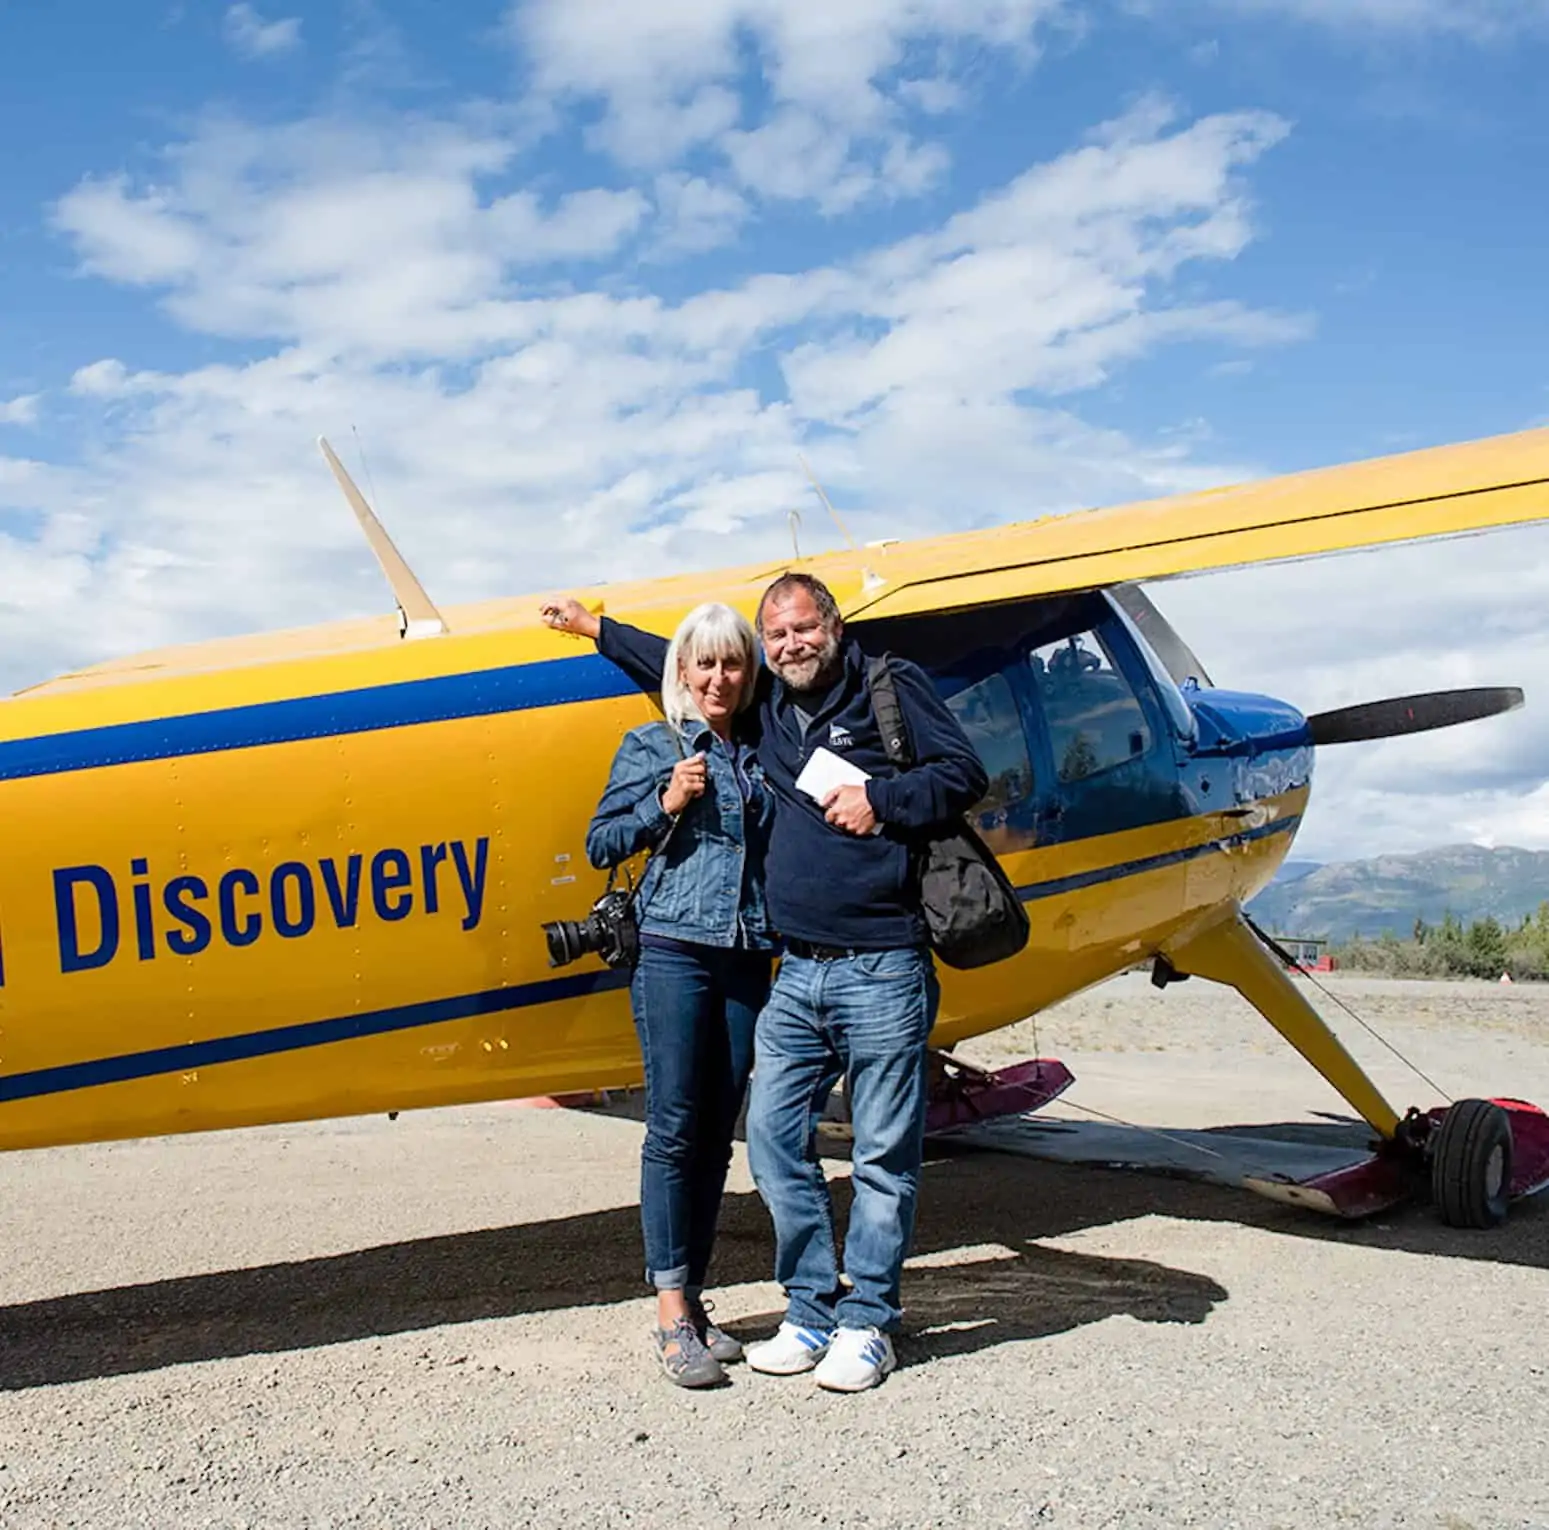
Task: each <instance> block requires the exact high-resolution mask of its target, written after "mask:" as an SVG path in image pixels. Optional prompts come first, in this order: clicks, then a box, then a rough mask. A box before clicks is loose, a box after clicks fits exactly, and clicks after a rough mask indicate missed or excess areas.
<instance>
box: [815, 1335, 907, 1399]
mask: <svg viewBox="0 0 1549 1530" xmlns="http://www.w3.org/2000/svg"><path fill="white" fill-rule="evenodd" d="M897 1364H898V1360H897V1358H896V1357H895V1356H894V1354H893V1341H892V1340H891V1339H890V1338H888V1336H887V1335H886V1334H885V1333H883V1332H882V1330H881V1329H879V1328H841V1329H840V1330H839V1332H838V1333H836V1334H835V1335H834V1338H833V1342H832V1343H831V1344H830V1345H829V1346H828V1353H827V1354H826V1355H825V1356H824V1357H823V1363H822V1364H821V1365H820V1366H819V1367H818V1373H817V1376H816V1377H815V1378H814V1379H815V1380H816V1382H817V1384H818V1385H819V1386H820V1387H826V1388H827V1389H828V1390H829V1391H830V1392H864V1391H865V1390H866V1389H867V1387H875V1386H880V1385H881V1384H882V1379H883V1377H885V1376H888V1375H891V1374H892V1372H893V1370H894V1368H895V1367H896V1366H897Z"/></svg>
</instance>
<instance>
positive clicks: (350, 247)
mask: <svg viewBox="0 0 1549 1530" xmlns="http://www.w3.org/2000/svg"><path fill="white" fill-rule="evenodd" d="M515 153H516V145H515V143H514V142H513V141H512V140H510V139H509V138H506V137H502V136H501V135H499V134H497V133H494V132H492V131H488V130H479V129H475V128H472V127H465V126H459V125H456V124H447V123H426V124H421V125H417V126H416V127H415V128H410V129H408V130H400V129H398V128H387V127H376V128H365V127H358V126H354V125H351V124H347V123H339V122H331V121H328V122H304V123H297V124H294V125H292V126H290V127H288V128H281V129H276V130H271V131H260V130H257V129H254V128H250V127H246V126H243V125H240V124H236V123H230V122H223V123H216V124H212V125H211V126H210V127H209V128H208V129H207V130H206V131H205V132H204V133H203V134H202V135H201V136H199V137H198V138H196V139H194V140H193V141H191V142H189V143H187V144H184V145H181V146H178V147H177V148H176V149H174V150H173V151H172V152H171V153H170V154H169V156H168V169H169V172H170V176H169V179H168V180H167V182H166V183H164V184H162V185H158V186H149V187H145V188H143V189H137V188H135V187H133V186H131V185H130V183H129V182H128V181H127V180H126V179H125V178H124V177H122V176H120V177H117V178H114V179H112V180H106V181H101V180H87V181H84V182H82V184H81V185H79V186H78V187H76V188H75V189H74V190H73V191H71V192H70V193H69V194H68V195H66V196H65V197H64V198H62V199H61V201H60V202H59V203H58V205H57V207H56V208H55V214H54V216H55V223H56V226H57V227H58V228H59V229H60V230H61V231H62V232H64V233H65V234H67V235H68V236H70V237H71V238H72V240H73V241H74V243H75V245H76V247H77V249H78V251H79V252H80V256H81V262H82V267H83V269H84V270H85V271H87V272H89V273H91V274H93V275H99V276H105V277H108V278H111V279H114V280H117V281H120V282H127V283H131V284H136V285H141V286H148V287H155V288H160V289H164V290H165V291H166V293H167V297H166V304H167V307H168V310H169V311H170V312H171V313H172V315H173V316H174V317H175V318H177V319H178V320H179V321H180V322H182V323H183V324H185V325H187V326H189V327H190V328H193V329H197V330H202V331H205V332H208V333H212V334H217V335H225V336H240V337H263V338H279V339H290V340H300V339H302V338H303V337H305V338H307V339H308V340H310V341H313V342H315V343H320V344H323V345H326V346H330V347H332V348H334V349H338V350H348V349H355V348H362V349H367V350H370V351H372V352H374V353H376V354H379V355H385V354H388V353H392V352H398V353H418V354H421V355H429V354H440V355H448V356H450V355H460V354H463V353H465V352H468V351H472V350H477V349H480V348H482V347H486V346H488V345H490V344H498V343H500V342H502V341H504V340H507V339H510V338H512V337H513V334H517V335H519V334H520V333H522V332H524V331H525V327H526V326H525V323H524V321H523V319H522V314H521V310H520V308H519V307H516V306H511V305H508V307H507V308H506V310H505V312H504V314H503V315H495V314H493V313H492V312H491V310H490V306H489V305H491V304H492V303H495V302H496V301H497V300H499V299H501V298H503V297H507V296H509V295H510V294H511V293H512V292H514V291H515V290H516V282H517V279H518V277H519V274H520V273H523V272H525V271H527V270H529V269H531V268H533V267H539V266H544V265H547V264H550V263H552V262H555V261H570V262H575V261H584V260H589V259H597V258H601V257H603V256H606V255H608V254H610V253H612V252H613V251H615V250H616V249H617V248H618V247H619V246H620V245H621V244H623V243H624V242H625V241H627V240H628V239H629V238H630V237H631V236H632V234H633V233H634V231H635V230H636V229H637V228H638V227H639V225H640V223H641V221H642V219H643V218H644V217H645V214H646V212H647V210H648V204H647V202H646V199H645V197H644V196H643V195H642V193H641V192H640V191H638V190H636V189H634V188H625V189H621V190H613V189H607V188H593V189H588V190H577V191H573V192H569V193H566V194H564V195H562V196H560V197H559V198H557V199H555V200H554V201H552V203H550V204H549V205H544V204H543V203H542V202H541V201H540V200H539V198H538V197H537V196H536V195H535V194H533V193H531V192H528V191H518V192H514V193H512V194H510V195H508V196H504V197H497V198H493V199H487V198H485V197H483V196H482V195H481V191H480V186H481V182H482V181H483V180H484V178H486V177H488V176H491V175H493V174H495V173H497V172H499V171H501V170H503V169H504V168H505V167H506V166H507V165H508V164H509V162H510V161H511V159H512V157H513V155H514V154H515ZM512 326H515V328H514V330H513V328H512Z"/></svg>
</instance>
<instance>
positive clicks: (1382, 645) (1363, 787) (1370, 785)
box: [1152, 526, 1549, 860]
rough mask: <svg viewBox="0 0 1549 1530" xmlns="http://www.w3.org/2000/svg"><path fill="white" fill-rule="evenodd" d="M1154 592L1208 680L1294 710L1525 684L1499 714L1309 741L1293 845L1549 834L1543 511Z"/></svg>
mask: <svg viewBox="0 0 1549 1530" xmlns="http://www.w3.org/2000/svg"><path fill="white" fill-rule="evenodd" d="M1152 593H1153V596H1154V598H1155V600H1156V602H1157V604H1158V605H1159V606H1161V608H1162V610H1163V611H1164V612H1165V613H1166V615H1167V617H1168V619H1169V620H1170V621H1172V622H1173V623H1174V625H1175V626H1176V627H1177V628H1178V630H1179V631H1180V632H1182V633H1183V634H1184V636H1185V637H1186V638H1187V640H1188V641H1189V643H1190V645H1191V646H1192V647H1193V648H1194V650H1195V652H1196V653H1197V654H1198V655H1199V658H1200V662H1201V663H1203V664H1204V665H1205V667H1206V668H1207V669H1209V670H1210V672H1211V677H1212V679H1213V680H1214V681H1215V682H1216V684H1218V685H1223V686H1227V687H1230V688H1235V689H1241V690H1249V691H1260V692H1264V693H1267V694H1269V695H1272V696H1279V697H1282V698H1284V699H1285V700H1287V701H1289V702H1291V703H1292V704H1293V705H1295V706H1297V707H1300V708H1301V709H1302V710H1303V711H1305V712H1314V711H1322V710H1326V709H1329V708H1333V707H1341V706H1349V705H1352V704H1354V703H1356V702H1361V701H1373V700H1376V699H1378V698H1380V697H1383V696H1402V695H1408V694H1412V693H1414V692H1417V691H1431V690H1446V689H1451V688H1453V687H1461V686H1475V685H1520V686H1522V687H1523V688H1524V689H1525V691H1526V693H1527V704H1526V706H1525V707H1524V708H1523V709H1522V710H1520V711H1517V712H1514V713H1510V714H1507V715H1506V716H1504V717H1500V718H1495V719H1492V720H1489V721H1487V722H1481V723H1470V724H1465V725H1463V726H1459V727H1455V728H1448V729H1444V730H1441V731H1438V732H1435V733H1428V734H1418V735H1415V736H1412V737H1409V738H1401V739H1390V740H1383V741H1378V742H1368V743H1359V744H1348V745H1341V746H1339V747H1337V748H1328V749H1324V750H1320V751H1319V755H1318V761H1317V773H1316V776H1315V779H1314V785H1313V803H1312V808H1311V811H1310V812H1309V814H1308V818H1307V822H1306V826H1305V827H1304V829H1303V830H1302V834H1301V837H1300V838H1299V840H1298V845H1297V849H1298V853H1299V854H1306V855H1308V856H1310V857H1312V858H1313V859H1318V860H1349V859H1355V858H1358V857H1360V856H1364V855H1369V854H1374V853H1376V852H1378V851H1384V850H1393V851H1402V850H1415V849H1422V848H1425V847H1426V846H1429V845H1436V844H1442V843H1448V842H1463V841H1469V840H1477V841H1481V842H1483V841H1484V840H1486V839H1488V840H1491V841H1493V842H1497V843H1520V844H1524V845H1527V846H1529V847H1530V848H1544V849H1549V822H1546V820H1545V815H1544V813H1543V812H1542V809H1541V803H1542V800H1543V798H1544V795H1545V793H1544V791H1543V784H1544V778H1545V766H1544V761H1545V760H1546V759H1549V632H1546V631H1545V629H1544V625H1543V620H1542V613H1543V611H1544V610H1545V608H1546V606H1549V526H1533V527H1524V528H1521V529H1517V530H1510V531H1502V532H1495V533H1491V534H1489V535H1486V536H1478V537H1469V538H1462V539H1455V540H1450V541H1444V542H1440V543H1429V544H1426V543H1416V544H1413V545H1410V546H1403V547H1392V548H1383V549H1373V550H1371V551H1369V552H1363V553H1359V554H1354V555H1350V556H1345V557H1339V558H1325V559H1317V560H1313V561H1310V562H1305V563H1296V564H1283V565H1279V566H1274V567H1263V568H1255V569H1243V570H1237V571H1231V572H1226V573H1220V574H1211V575H1208V576H1203V577H1200V578H1195V579H1185V580H1179V581H1175V582H1169V583H1166V584H1163V585H1160V586H1158V587H1156V588H1155V589H1154V590H1153V592H1152ZM1535 801H1537V802H1539V803H1540V808H1538V809H1535V810H1529V806H1530V804H1531V803H1533V802H1535Z"/></svg>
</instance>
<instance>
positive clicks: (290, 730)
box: [0, 654, 637, 781]
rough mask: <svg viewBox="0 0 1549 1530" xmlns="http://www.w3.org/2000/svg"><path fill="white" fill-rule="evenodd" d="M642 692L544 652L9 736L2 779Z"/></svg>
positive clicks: (610, 674) (613, 674) (1, 756)
mask: <svg viewBox="0 0 1549 1530" xmlns="http://www.w3.org/2000/svg"><path fill="white" fill-rule="evenodd" d="M635 694H637V691H636V688H635V686H634V685H633V684H631V683H630V681H629V680H628V679H627V678H626V677H625V675H624V672H623V671H622V670H621V669H618V668H616V667H615V666H614V665H613V664H611V663H610V662H609V661H608V660H607V659H604V658H602V657H601V656H600V655H597V654H588V655H583V656H581V657H578V658H574V659H542V660H539V661H538V662H536V663H533V664H511V665H507V666H505V667H503V668H501V669H482V670H475V671H473V672H471V673H468V674H458V675H436V676H432V677H431V678H429V679H425V680H399V681H395V682H393V683H391V684H388V685H374V686H368V687H365V688H364V689H360V690H352V691H333V692H330V693H328V694H326V695H321V696H297V697H293V698H290V699H288V700H285V701H261V702H256V703H253V704H252V705H249V706H240V707H223V708H220V709H219V710H217V711H213V712H193V713H190V714H188V715H187V716H184V717H155V718H148V719H146V720H145V721H143V722H127V723H112V724H109V725H108V726H106V727H101V728H81V729H79V730H77V731H75V732H71V733H46V734H42V735H39V736H37V737H35V738H18V739H8V740H6V741H4V742H0V781H17V780H22V779H25V778H26V777H28V776H52V775H59V774H61V773H62V772H64V771H70V770H100V769H101V768H103V767H104V766H108V765H128V764H131V763H134V762H137V761H145V760H170V759H178V758H180V757H183V756H186V755H193V754H218V753H220V752H221V751H223V750H227V749H252V748H255V747H257V746H258V745H261V744H289V743H294V742H296V741H297V740H299V739H311V738H334V737H337V736H340V735H343V734H348V733H375V732H380V731H381V730H382V729H384V728H406V727H412V726H414V725H415V724H417V723H435V722H450V721H452V720H454V719H457V718H463V717H489V716H491V715H493V714H495V713H497V712H524V711H528V710H531V709H532V708H535V707H554V706H564V705H565V704H566V703H568V702H573V701H602V700H606V699H607V698H609V697H613V696H633V695H635Z"/></svg>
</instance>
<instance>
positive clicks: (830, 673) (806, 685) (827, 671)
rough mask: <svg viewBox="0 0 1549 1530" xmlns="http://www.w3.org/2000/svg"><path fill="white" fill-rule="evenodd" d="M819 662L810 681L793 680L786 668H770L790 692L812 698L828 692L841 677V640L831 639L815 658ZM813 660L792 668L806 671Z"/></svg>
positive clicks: (803, 661)
mask: <svg viewBox="0 0 1549 1530" xmlns="http://www.w3.org/2000/svg"><path fill="white" fill-rule="evenodd" d="M813 657H814V658H815V659H816V662H817V669H816V670H815V671H814V672H813V674H812V677H811V678H810V679H808V680H801V679H793V678H792V677H791V676H790V675H789V674H787V673H786V668H785V667H784V666H777V665H773V664H771V665H770V666H769V667H770V668H771V669H773V670H774V672H775V674H776V675H778V676H779V677H780V681H781V683H782V684H783V685H784V686H785V688H786V689H787V690H789V691H794V692H795V693H796V694H797V695H798V696H811V695H812V694H814V693H815V692H817V691H826V690H827V689H828V688H829V686H831V685H832V684H833V683H834V681H835V680H836V679H837V678H838V675H839V639H838V638H830V639H829V640H828V641H827V642H826V643H825V644H824V645H823V646H822V648H820V649H819V650H818V652H817V653H816V654H815V655H814V656H813ZM812 662H813V659H803V660H802V661H801V663H800V665H799V666H796V665H792V666H790V667H791V668H797V667H799V668H801V669H806V667H807V665H808V664H810V663H812Z"/></svg>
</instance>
